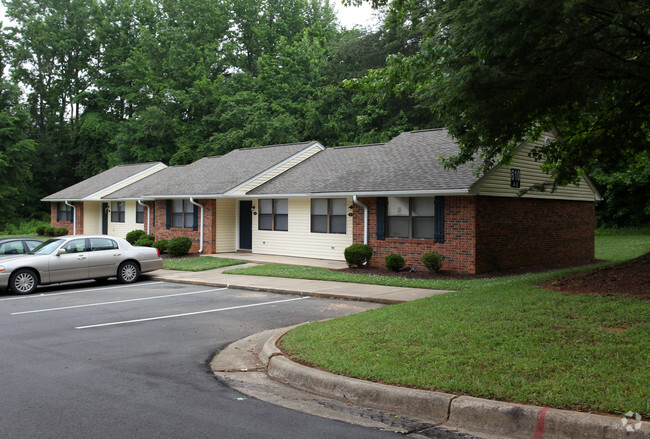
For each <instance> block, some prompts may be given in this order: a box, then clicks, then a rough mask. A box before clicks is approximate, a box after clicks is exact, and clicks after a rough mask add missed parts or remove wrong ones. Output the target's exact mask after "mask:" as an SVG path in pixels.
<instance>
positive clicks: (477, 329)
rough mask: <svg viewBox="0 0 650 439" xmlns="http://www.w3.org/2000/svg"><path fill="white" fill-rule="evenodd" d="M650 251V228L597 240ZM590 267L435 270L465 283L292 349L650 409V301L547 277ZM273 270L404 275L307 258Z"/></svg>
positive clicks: (348, 365)
mask: <svg viewBox="0 0 650 439" xmlns="http://www.w3.org/2000/svg"><path fill="white" fill-rule="evenodd" d="M649 250H650V234H648V233H644V232H639V233H632V234H625V233H620V234H616V235H598V236H597V238H596V257H597V258H599V259H605V260H610V261H622V260H626V259H631V258H634V257H636V256H639V255H641V254H644V253H646V252H647V251H649ZM585 269H586V268H585V267H582V268H572V269H565V270H556V271H552V272H546V273H535V274H526V275H520V276H509V277H501V278H488V279H474V280H447V281H438V280H426V281H424V284H423V285H422V284H419V285H418V286H425V287H428V288H451V289H455V290H457V291H456V292H452V293H447V294H443V295H438V296H434V297H430V298H426V299H421V300H418V301H415V302H410V303H404V304H400V305H393V306H390V307H384V308H381V309H378V310H372V311H367V312H365V313H362V314H357V315H352V316H348V317H343V318H339V319H334V320H329V321H326V322H318V323H312V324H308V325H304V326H301V327H299V328H297V329H294V330H292V331H290V332H289V333H288V334H287V335H286V336H285V337H284V338H283V339H282V348H283V350H284V351H285V352H287V353H289V354H291V355H292V356H293V357H294V358H296V359H297V360H300V361H304V362H307V363H309V364H313V365H316V366H318V367H321V368H324V369H327V370H331V371H333V372H335V373H338V374H342V375H348V376H354V377H358V378H362V379H368V380H375V381H381V382H386V383H390V384H396V385H400V386H407V387H416V388H423V389H430V390H438V391H443V392H450V393H455V394H469V395H474V396H477V397H483V398H490V399H497V400H503V401H513V402H520V403H526V404H535V405H540V406H550V407H556V408H565V409H572V410H585V411H594V412H603V413H615V414H622V413H625V412H627V411H630V410H632V411H634V412H638V413H641V414H642V415H643V416H644V417H646V418H647V417H650V401H649V400H648V398H647V383H648V382H650V368H648V367H647V365H648V364H649V363H650V346H649V344H648V342H647V341H648V340H650V325H649V324H648V321H650V309H649V307H648V302H647V301H642V300H639V299H635V298H631V297H612V296H609V297H600V296H586V295H568V294H563V293H560V292H556V291H548V290H543V289H541V288H540V287H538V286H537V285H538V284H539V283H540V282H542V281H543V280H546V279H549V278H552V277H558V276H560V275H563V274H567V273H571V272H576V271H582V270H585ZM251 270H252V271H255V272H257V273H259V272H260V271H259V270H258V267H256V268H255V269H242V270H230V272H239V273H244V272H245V273H246V274H251ZM263 271H264V275H271V274H270V273H271V272H273V271H275V273H276V275H284V274H288V275H291V277H301V278H308V277H309V276H312V275H313V276H314V277H316V278H318V279H323V278H328V277H329V278H330V279H331V280H332V279H334V280H342V281H353V282H364V283H383V282H385V281H386V282H389V281H390V282H393V281H391V280H386V279H379V277H374V276H368V275H349V276H352V278H350V277H349V276H348V275H346V276H341V275H345V273H334V274H329V275H328V274H326V272H327V271H328V270H321V269H315V270H314V269H308V268H303V267H300V268H296V267H293V268H292V267H290V266H280V267H278V266H275V268H267V269H266V270H263ZM398 282H401V281H399V280H398ZM405 282H406V281H405ZM406 283H410V281H408V282H406ZM413 286H415V283H414V284H413Z"/></svg>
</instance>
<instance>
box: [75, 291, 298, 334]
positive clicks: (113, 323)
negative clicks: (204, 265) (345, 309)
mask: <svg viewBox="0 0 650 439" xmlns="http://www.w3.org/2000/svg"><path fill="white" fill-rule="evenodd" d="M305 299H309V297H295V298H293V299H284V300H274V301H272V302H261V303H253V304H250V305H238V306H229V307H227V308H217V309H206V310H203V311H194V312H185V313H181V314H170V315H166V316H158V317H147V318H144V319H134V320H124V321H121V322H110V323H99V324H96V325H86V326H76V327H75V329H89V328H101V327H104V326H117V325H126V324H129V323H140V322H150V321H153V320H164V319H174V318H177V317H187V316H195V315H199V314H208V313H213V312H221V311H231V310H234V309H242V308H252V307H254V306H264V305H273V304H276V303H286V302H294V301H296V300H305Z"/></svg>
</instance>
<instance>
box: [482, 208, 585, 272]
mask: <svg viewBox="0 0 650 439" xmlns="http://www.w3.org/2000/svg"><path fill="white" fill-rule="evenodd" d="M594 209H595V204H594V203H593V202H587V201H565V200H542V199H530V198H501V197H478V198H477V217H476V218H477V227H476V236H477V257H476V259H477V272H479V273H480V272H487V271H493V270H501V269H509V268H516V267H525V266H529V265H538V264H548V263H556V262H571V261H585V260H590V259H593V258H594V229H595V226H596V222H595V210H594Z"/></svg>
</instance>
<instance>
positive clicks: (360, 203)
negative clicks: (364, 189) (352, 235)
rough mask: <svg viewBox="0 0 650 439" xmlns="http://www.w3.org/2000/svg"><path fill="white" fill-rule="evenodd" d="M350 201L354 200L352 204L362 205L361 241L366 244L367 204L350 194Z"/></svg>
mask: <svg viewBox="0 0 650 439" xmlns="http://www.w3.org/2000/svg"><path fill="white" fill-rule="evenodd" d="M352 201H354V204H357V205H359V206H361V207H363V243H364V244H365V245H368V206H366V205H365V204H363V203H362V202H361V201H359V200H357V196H356V195H353V196H352Z"/></svg>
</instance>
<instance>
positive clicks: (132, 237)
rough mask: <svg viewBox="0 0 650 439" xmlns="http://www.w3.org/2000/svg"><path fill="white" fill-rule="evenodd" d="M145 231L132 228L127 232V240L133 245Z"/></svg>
mask: <svg viewBox="0 0 650 439" xmlns="http://www.w3.org/2000/svg"><path fill="white" fill-rule="evenodd" d="M145 233H146V232H145V231H144V230H140V229H137V230H132V231H130V232H129V233H127V234H126V240H127V241H128V242H129V244H131V245H133V244H135V242H136V241H137V240H138V239H140V237H141V236H143V235H144V234H145Z"/></svg>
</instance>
